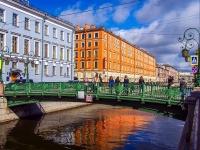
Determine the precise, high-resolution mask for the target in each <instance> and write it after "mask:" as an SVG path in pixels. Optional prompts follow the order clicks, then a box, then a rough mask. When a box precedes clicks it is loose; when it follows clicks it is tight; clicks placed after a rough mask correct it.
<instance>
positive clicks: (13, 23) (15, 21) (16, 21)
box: [12, 13, 19, 26]
mask: <svg viewBox="0 0 200 150" xmlns="http://www.w3.org/2000/svg"><path fill="white" fill-rule="evenodd" d="M14 15H16V18H14ZM14 19H15V20H14ZM18 20H19V15H18V14H16V13H13V16H12V25H13V26H18Z"/></svg>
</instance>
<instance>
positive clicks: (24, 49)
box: [23, 38, 30, 55]
mask: <svg viewBox="0 0 200 150" xmlns="http://www.w3.org/2000/svg"><path fill="white" fill-rule="evenodd" d="M25 40H27V41H28V52H27V54H25ZM23 47H24V52H23V53H24V55H28V54H29V52H30V40H29V39H27V38H24V45H23Z"/></svg>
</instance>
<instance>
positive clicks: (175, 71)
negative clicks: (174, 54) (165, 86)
mask: <svg viewBox="0 0 200 150" xmlns="http://www.w3.org/2000/svg"><path fill="white" fill-rule="evenodd" d="M163 66H164V68H165V69H167V70H169V76H173V78H174V82H178V81H179V71H178V69H176V68H174V67H172V66H170V65H169V64H163Z"/></svg>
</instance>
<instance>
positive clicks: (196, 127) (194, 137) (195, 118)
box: [178, 87, 200, 150]
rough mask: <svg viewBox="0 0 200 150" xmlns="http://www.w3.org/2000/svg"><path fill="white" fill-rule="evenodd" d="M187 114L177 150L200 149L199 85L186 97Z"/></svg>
mask: <svg viewBox="0 0 200 150" xmlns="http://www.w3.org/2000/svg"><path fill="white" fill-rule="evenodd" d="M186 103H187V105H188V115H187V119H186V121H185V125H184V128H183V132H182V136H181V139H180V143H179V147H178V149H179V150H186V149H191V150H197V149H200V87H197V88H195V89H194V91H192V92H191V96H188V97H187V98H186Z"/></svg>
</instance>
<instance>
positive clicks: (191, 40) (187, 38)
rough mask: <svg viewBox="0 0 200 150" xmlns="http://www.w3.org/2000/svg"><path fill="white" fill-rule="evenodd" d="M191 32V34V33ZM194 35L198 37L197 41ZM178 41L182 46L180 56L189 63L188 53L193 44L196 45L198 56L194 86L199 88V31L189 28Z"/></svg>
mask: <svg viewBox="0 0 200 150" xmlns="http://www.w3.org/2000/svg"><path fill="white" fill-rule="evenodd" d="M192 31H193V32H192ZM195 35H198V36H199V37H198V40H197V39H196V37H195ZM178 41H179V42H181V43H182V44H183V45H184V46H182V47H181V49H182V56H183V57H185V61H186V62H188V61H189V51H190V49H191V48H193V47H194V45H195V43H196V44H197V45H198V50H197V51H196V54H198V71H197V80H196V82H195V84H196V86H198V87H199V86H200V31H199V30H197V29H196V28H189V29H187V30H186V31H185V32H184V34H183V37H179V38H178Z"/></svg>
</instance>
